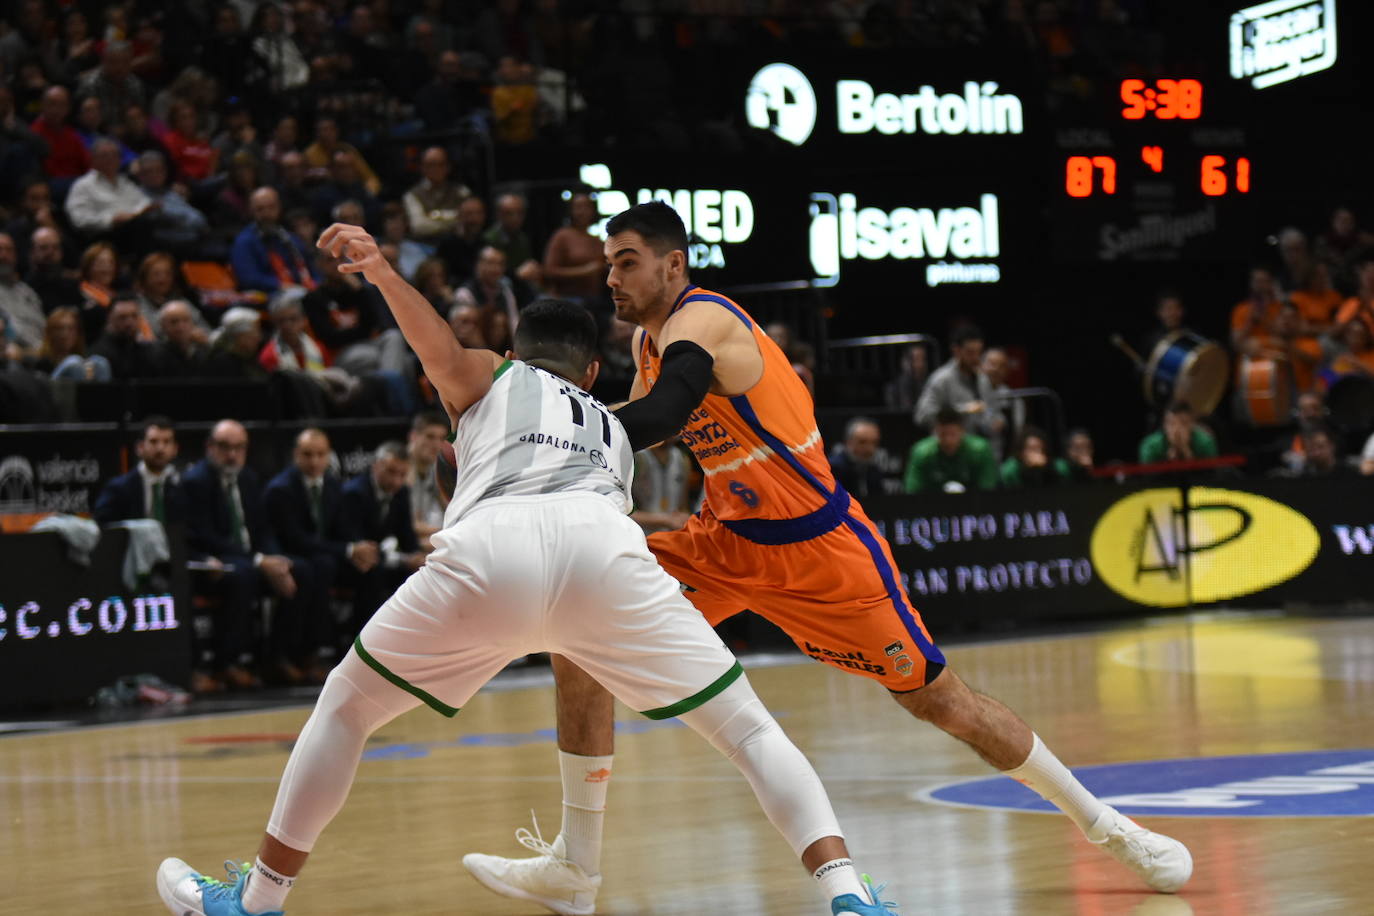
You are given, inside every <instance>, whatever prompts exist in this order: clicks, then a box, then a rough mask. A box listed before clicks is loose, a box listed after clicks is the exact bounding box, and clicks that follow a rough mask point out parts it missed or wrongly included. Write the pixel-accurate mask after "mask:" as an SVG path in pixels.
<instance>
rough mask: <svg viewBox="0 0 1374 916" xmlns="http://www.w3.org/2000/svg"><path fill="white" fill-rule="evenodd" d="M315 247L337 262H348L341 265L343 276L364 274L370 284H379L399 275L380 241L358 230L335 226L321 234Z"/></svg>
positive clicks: (347, 225) (350, 227)
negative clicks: (336, 259)
mask: <svg viewBox="0 0 1374 916" xmlns="http://www.w3.org/2000/svg"><path fill="white" fill-rule="evenodd" d="M315 247H317V248H323V249H325V250H326V251H328V252H329V253H330V254H332V255H333V256H334V257H336V258H347V259H348V260H347V261H346V262H344V263H343V264H340V265H339V273H341V274H357V273H360V274H362V275H363V276H364V277H365V278H367V281H368V282H369V283H378V282H379V281H381V280H382V279H384V278H386V277H387V276H389V275H391V274H393V273H395V271H393V270H392V268H391V263H390V262H389V261H387V259H386V258H385V257H384V256H383V255H382V251H381V249H380V248H378V247H377V240H376V239H374V238H373V237H372V236H370V235H368V234H367V232H366V231H364V230H363V229H362V228H360V227H358V226H352V225H349V224H348V223H334V224H333V225H332V226H330V227H329V228H328V229H326V230H324V232H322V233H321V234H320V238H319V241H317V242H316V243H315Z"/></svg>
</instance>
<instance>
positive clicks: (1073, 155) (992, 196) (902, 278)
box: [564, 0, 1368, 295]
mask: <svg viewBox="0 0 1374 916" xmlns="http://www.w3.org/2000/svg"><path fill="white" fill-rule="evenodd" d="M1243 2H1244V0H1228V2H1224V3H1219V4H1197V3H1183V2H1181V0H1158V5H1159V6H1160V7H1161V8H1164V7H1172V12H1171V14H1170V15H1171V17H1172V18H1171V20H1170V22H1169V23H1168V26H1167V36H1168V38H1169V41H1168V42H1167V43H1166V45H1165V51H1164V52H1163V53H1161V54H1158V55H1155V56H1154V57H1151V56H1150V55H1149V54H1147V53H1142V54H1141V55H1140V56H1139V59H1137V58H1135V57H1131V56H1130V55H1127V56H1126V57H1125V58H1123V60H1122V61H1120V66H1117V67H1115V70H1116V71H1117V72H1115V73H1110V72H1105V73H1104V72H1101V71H1100V70H1099V71H1097V72H1094V74H1093V78H1092V80H1091V81H1090V82H1085V83H1083V85H1080V86H1076V87H1075V90H1074V91H1072V92H1069V91H1066V90H1065V89H1064V88H1063V86H1062V85H1058V84H1054V82H1053V75H1052V74H1047V73H1046V72H1045V71H1044V69H1043V67H1042V66H1041V64H1042V61H1040V60H1039V59H1038V58H1036V57H1035V55H1033V54H1032V53H1030V52H1028V51H1027V50H1026V49H1025V48H1024V47H1020V48H1016V47H1002V46H998V45H996V44H995V43H994V44H989V45H987V46H984V47H977V48H969V49H961V50H958V51H949V50H945V51H937V50H921V51H919V52H915V51H901V50H890V49H856V50H848V51H841V52H834V53H822V52H815V51H811V52H806V51H801V50H788V51H786V52H779V53H777V54H769V55H755V56H752V57H751V56H750V53H749V50H748V49H741V50H740V51H739V52H737V53H736V54H734V55H732V56H730V57H728V58H727V59H725V60H722V61H721V62H720V64H719V67H718V68H716V71H715V72H713V73H712V74H711V78H712V79H713V80H714V83H713V85H712V86H711V89H710V91H711V92H712V93H713V94H719V95H720V96H722V99H721V101H720V107H722V108H724V107H728V108H729V109H730V111H731V117H732V120H731V122H730V123H731V125H732V126H733V127H734V128H735V129H736V130H737V131H738V134H739V136H740V137H741V138H742V141H741V143H740V144H738V146H737V148H730V147H729V145H724V146H718V145H715V144H710V143H706V144H702V143H695V144H693V145H691V146H690V147H688V148H684V149H679V150H674V151H670V152H662V151H655V152H653V153H645V152H642V151H640V150H634V151H629V152H620V151H617V150H610V151H607V150H600V151H597V152H590V153H585V154H583V155H582V158H581V159H580V161H578V162H576V163H575V164H574V165H572V168H574V169H576V170H577V172H578V174H579V176H580V177H581V179H582V181H583V183H584V184H586V185H589V186H591V187H592V188H593V189H595V191H596V192H597V197H598V202H599V206H600V209H601V212H602V213H603V214H604V215H610V214H611V213H614V212H617V211H618V210H619V209H622V208H623V207H625V206H628V205H629V204H632V203H636V202H640V201H643V200H648V199H661V200H665V201H668V202H670V203H672V204H673V205H674V206H675V207H676V208H677V209H678V211H679V212H680V213H682V214H683V216H684V219H685V220H686V221H687V222H688V224H689V229H690V230H691V232H692V234H693V248H692V251H691V252H690V254H691V260H692V264H693V267H694V268H696V269H698V270H711V271H715V272H718V273H720V274H721V275H723V276H724V277H725V278H726V279H727V280H728V281H730V282H737V283H753V282H768V281H774V280H796V279H811V280H814V281H815V282H816V283H817V284H818V285H821V286H825V287H832V288H834V289H835V290H836V292H837V294H839V293H844V292H845V291H857V290H866V291H874V290H883V291H885V292H887V293H889V294H893V295H901V294H902V291H904V290H933V289H944V290H947V291H950V292H951V294H955V295H957V294H958V293H959V291H960V290H964V291H968V290H972V289H976V288H982V289H984V290H985V291H989V292H991V291H992V289H993V288H997V287H1000V288H1003V289H1004V288H1007V287H1009V286H1010V287H1021V286H1024V285H1026V284H1031V283H1034V282H1036V276H1037V274H1038V273H1040V272H1042V271H1043V270H1044V268H1045V267H1046V265H1050V266H1053V265H1075V264H1085V263H1094V262H1095V263H1100V264H1121V263H1128V262H1145V263H1152V262H1170V261H1174V262H1180V261H1187V262H1193V263H1196V262H1207V261H1213V262H1217V261H1243V260H1246V259H1248V258H1250V257H1252V256H1253V253H1254V252H1255V251H1256V250H1257V248H1262V246H1263V245H1264V239H1265V237H1266V236H1267V235H1270V234H1273V233H1274V232H1275V231H1276V230H1277V228H1279V226H1281V225H1283V224H1284V223H1285V222H1287V221H1305V223H1306V224H1308V225H1312V224H1314V222H1320V220H1321V219H1322V218H1323V217H1324V215H1325V214H1324V213H1323V212H1321V211H1323V210H1325V211H1329V209H1331V208H1332V207H1334V206H1335V205H1336V204H1338V203H1346V202H1347V200H1348V198H1349V197H1350V192H1351V190H1352V188H1355V189H1358V188H1360V187H1361V186H1362V185H1363V186H1366V187H1367V185H1368V181H1367V180H1365V181H1363V182H1362V184H1357V183H1353V182H1352V181H1351V179H1352V178H1356V179H1358V178H1362V177H1363V176H1364V175H1365V169H1364V166H1363V164H1362V163H1361V162H1360V160H1359V156H1360V144H1359V143H1357V142H1354V141H1353V137H1352V138H1351V140H1350V141H1349V142H1347V143H1346V144H1345V145H1344V146H1341V145H1337V144H1332V143H1329V142H1327V143H1320V142H1314V143H1304V142H1303V140H1304V135H1305V134H1306V133H1307V131H1308V127H1307V124H1308V122H1309V121H1310V120H1311V119H1313V118H1320V119H1323V120H1327V121H1330V122H1332V123H1335V124H1340V123H1342V122H1343V121H1344V122H1345V123H1349V124H1350V125H1351V127H1352V129H1353V128H1354V125H1355V124H1357V123H1360V122H1361V121H1362V119H1363V115H1362V114H1361V113H1360V112H1361V109H1362V107H1363V105H1362V103H1361V101H1360V100H1359V97H1358V95H1357V90H1358V84H1359V82H1360V80H1359V78H1358V77H1357V75H1356V74H1355V73H1354V72H1353V67H1354V66H1357V65H1358V60H1360V58H1358V57H1357V55H1355V54H1353V53H1348V54H1347V58H1341V56H1340V55H1339V53H1338V50H1339V47H1340V42H1341V41H1342V40H1347V37H1348V34H1349V33H1353V32H1354V31H1355V27H1354V26H1346V27H1341V26H1342V22H1343V20H1341V19H1340V18H1339V17H1340V16H1341V15H1346V17H1347V19H1350V20H1351V21H1352V22H1353V21H1354V15H1353V14H1351V13H1350V10H1349V9H1346V7H1342V8H1341V9H1337V0H1269V2H1267V3H1261V4H1259V5H1256V6H1252V7H1245V6H1243V5H1242V4H1243ZM1341 2H1342V3H1347V0H1341ZM1347 5H1348V6H1352V8H1353V5H1351V4H1347ZM1367 13H1368V11H1367V10H1366V11H1365V12H1364V13H1363V14H1361V15H1366V18H1368V17H1367ZM1142 46H1144V45H1142ZM1352 61H1354V62H1355V63H1354V64H1352ZM1108 69H1111V68H1108ZM564 174H567V172H566V171H565V173H564ZM1366 193H1367V192H1366ZM1295 208H1296V209H1295ZM1314 208H1315V210H1316V212H1313V210H1314Z"/></svg>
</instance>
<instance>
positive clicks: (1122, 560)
mask: <svg viewBox="0 0 1374 916" xmlns="http://www.w3.org/2000/svg"><path fill="white" fill-rule="evenodd" d="M1183 497H1184V494H1183V491H1182V490H1179V489H1177V488H1172V487H1171V488H1168V489H1159V490H1143V491H1141V492H1139V493H1133V494H1131V495H1130V496H1127V497H1125V498H1124V499H1122V500H1120V501H1118V502H1117V503H1116V504H1115V505H1113V506H1112V507H1111V508H1110V509H1108V510H1107V511H1106V512H1105V513H1104V514H1103V516H1102V518H1101V519H1099V520H1098V523H1097V527H1096V528H1094V529H1093V534H1092V541H1091V554H1092V562H1093V566H1094V567H1096V568H1097V573H1098V575H1099V576H1101V578H1102V581H1103V582H1105V583H1106V584H1107V585H1108V586H1109V587H1111V588H1112V590H1113V591H1115V592H1117V593H1118V594H1120V595H1122V596H1124V597H1126V598H1129V599H1130V600H1131V601H1135V602H1138V603H1140V604H1147V605H1151V606H1153V607H1184V606H1185V605H1188V604H1192V603H1194V602H1196V603H1202V604H1205V603H1208V602H1212V601H1225V600H1227V599H1230V598H1239V597H1241V596H1243V595H1250V594H1253V593H1255V592H1259V591H1263V590H1264V589H1266V588H1272V587H1273V586H1275V585H1278V584H1280V583H1282V582H1286V581H1288V580H1289V579H1291V578H1293V577H1294V576H1296V575H1298V574H1299V573H1301V572H1302V571H1303V570H1305V569H1306V568H1307V567H1308V566H1310V565H1311V564H1312V561H1313V560H1314V559H1316V557H1317V551H1318V549H1319V548H1320V546H1321V538H1320V536H1319V535H1318V533H1317V529H1316V528H1314V527H1313V526H1312V523H1311V522H1310V521H1308V520H1307V518H1306V517H1305V516H1303V515H1302V514H1300V513H1298V512H1296V511H1294V510H1293V509H1290V508H1289V507H1288V506H1285V505H1283V504H1282V503H1278V502H1275V501H1274V500H1272V499H1267V498H1265V497H1263V496H1257V495H1255V494H1253V493H1243V492H1240V491H1237V490H1219V489H1213V488H1210V487H1192V488H1190V489H1189V490H1188V493H1187V502H1186V505H1185V502H1184V498H1183Z"/></svg>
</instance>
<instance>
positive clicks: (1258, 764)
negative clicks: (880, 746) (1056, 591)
mask: <svg viewBox="0 0 1374 916" xmlns="http://www.w3.org/2000/svg"><path fill="white" fill-rule="evenodd" d="M1073 772H1074V775H1075V776H1077V777H1078V778H1079V779H1080V780H1081V781H1082V782H1083V785H1084V786H1086V787H1087V789H1088V791H1090V792H1092V793H1093V794H1094V795H1096V796H1097V797H1098V798H1100V799H1102V801H1104V802H1106V803H1107V804H1109V805H1111V806H1112V807H1114V808H1116V809H1117V810H1119V811H1121V812H1122V813H1123V814H1128V815H1148V816H1153V817H1158V816H1160V815H1174V816H1183V815H1187V816H1193V817H1207V818H1214V817H1370V816H1374V749H1369V748H1364V749H1360V750H1342V751H1305V752H1300V753H1289V754H1246V755H1240V756H1234V757H1195V758H1190V759H1184V760H1145V761H1138V762H1134V763H1113V764H1106V765H1104V766H1089V767H1074V768H1073ZM918 797H919V798H920V799H921V800H923V801H929V802H935V803H937V804H944V805H955V806H958V807H963V808H996V809H1010V810H1014V811H1025V812H1036V813H1050V812H1053V811H1055V808H1054V806H1053V805H1051V804H1050V803H1049V802H1047V801H1044V800H1042V799H1041V798H1040V797H1039V796H1037V795H1036V794H1035V793H1034V792H1032V791H1031V790H1030V789H1028V788H1026V787H1025V786H1023V785H1021V784H1020V783H1019V782H1016V781H1015V780H1012V779H1007V778H1006V777H1004V776H993V777H990V778H983V779H973V780H967V781H963V782H957V783H952V784H948V785H943V786H937V787H935V788H932V789H927V790H925V791H923V792H921V793H919V795H918Z"/></svg>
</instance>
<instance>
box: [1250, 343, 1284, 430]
mask: <svg viewBox="0 0 1374 916" xmlns="http://www.w3.org/2000/svg"><path fill="white" fill-rule="evenodd" d="M1236 400H1237V404H1238V406H1239V408H1240V416H1241V419H1242V420H1244V421H1245V422H1246V423H1248V424H1249V425H1250V426H1282V425H1284V424H1285V423H1288V422H1289V421H1290V420H1292V418H1293V385H1292V383H1291V382H1290V376H1289V367H1288V363H1287V362H1284V361H1282V360H1275V359H1268V358H1258V359H1252V358H1250V357H1248V356H1246V357H1242V358H1241V361H1240V372H1239V374H1238V376H1237V378H1236Z"/></svg>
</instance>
